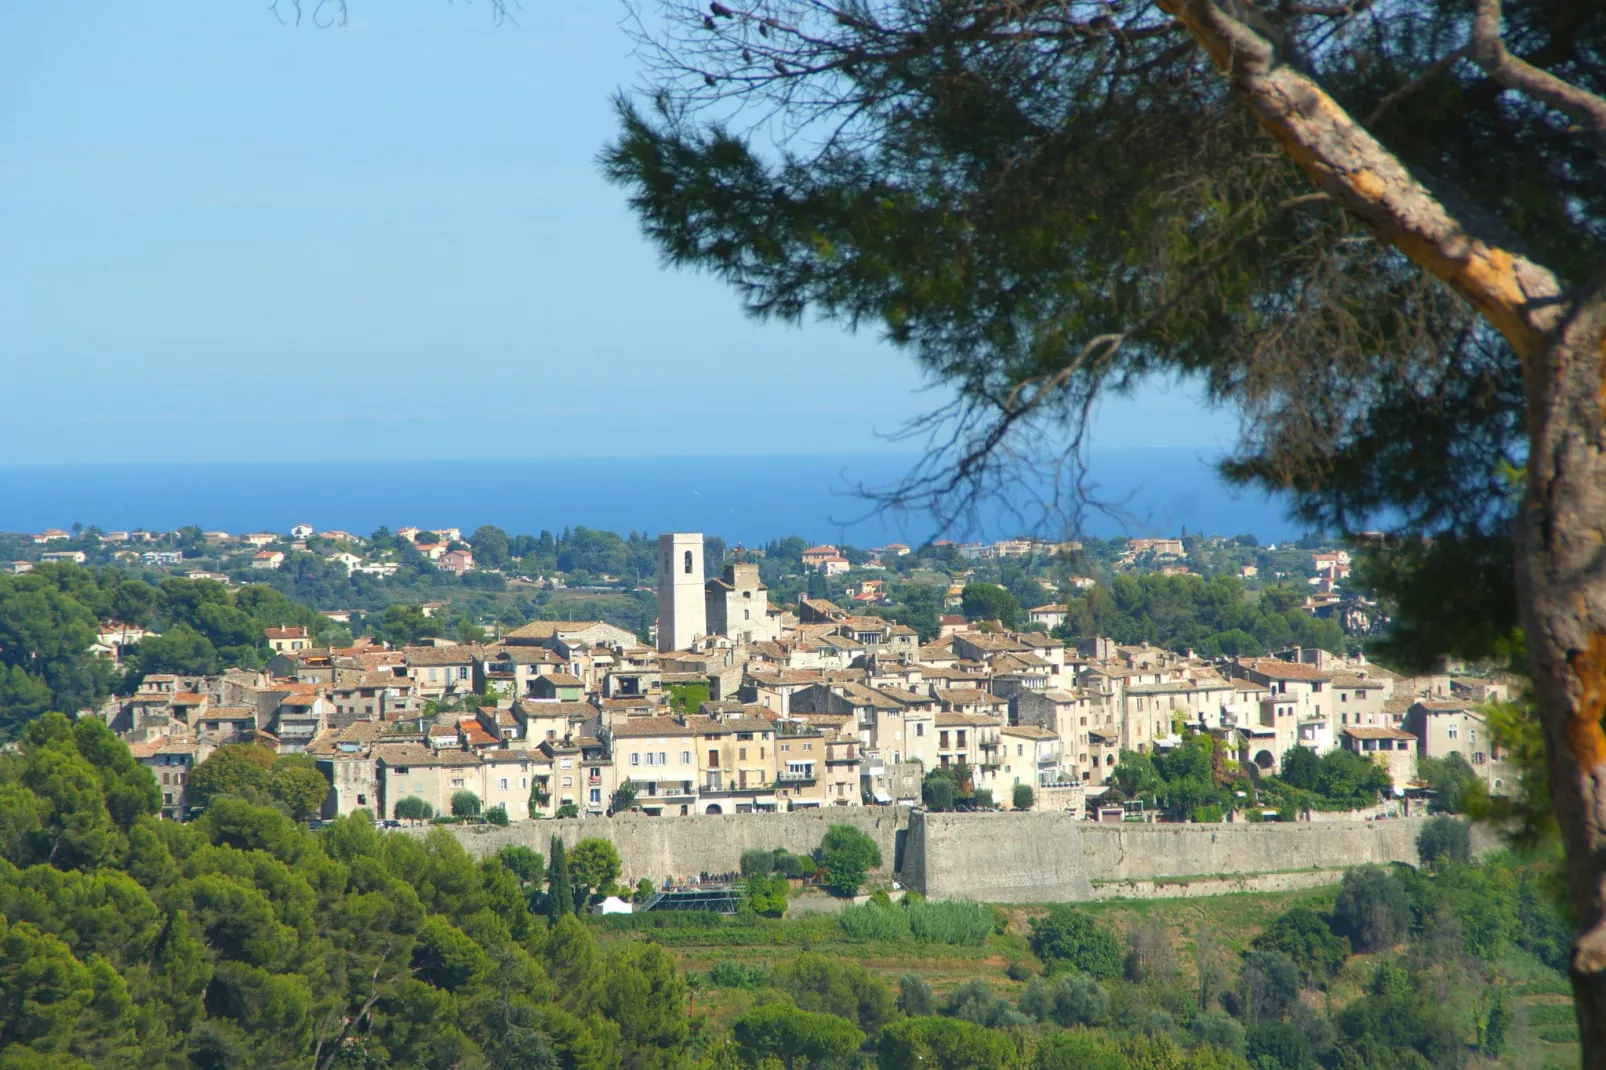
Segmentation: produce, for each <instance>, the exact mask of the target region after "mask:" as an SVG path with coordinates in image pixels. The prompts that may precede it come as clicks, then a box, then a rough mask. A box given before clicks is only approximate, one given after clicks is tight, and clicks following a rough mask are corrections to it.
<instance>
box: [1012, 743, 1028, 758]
mask: <svg viewBox="0 0 1606 1070" xmlns="http://www.w3.org/2000/svg"><path fill="white" fill-rule="evenodd" d="M1025 753H1026V751H1025V750H1024V749H1023V745H1022V744H1020V743H1017V744H1015V757H1017V758H1019V757H1020V756H1021V755H1022V754H1025Z"/></svg>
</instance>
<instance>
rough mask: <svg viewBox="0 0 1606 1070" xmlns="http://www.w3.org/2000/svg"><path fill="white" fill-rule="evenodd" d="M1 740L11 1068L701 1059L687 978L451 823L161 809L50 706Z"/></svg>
mask: <svg viewBox="0 0 1606 1070" xmlns="http://www.w3.org/2000/svg"><path fill="white" fill-rule="evenodd" d="M22 742H23V746H22V748H21V750H22V753H21V754H20V755H0V1065H3V1066H5V1067H8V1068H9V1067H30V1068H31V1067H50V1068H69V1067H79V1066H84V1065H86V1064H87V1065H91V1066H96V1067H165V1066H182V1065H188V1066H193V1067H199V1068H205V1070H214V1068H215V1070H224V1068H237V1067H307V1068H312V1067H317V1068H319V1070H322V1068H327V1067H342V1068H379V1067H442V1068H445V1067H471V1066H472V1067H509V1068H511V1067H531V1068H552V1070H555V1068H558V1067H619V1066H632V1067H654V1066H668V1065H679V1064H680V1063H681V1062H683V1061H684V1060H683V1049H684V1047H685V1045H686V1044H687V1042H688V1040H689V1039H690V1035H691V1030H690V1023H689V1019H688V1017H687V1014H686V996H685V981H684V979H683V978H682V977H681V975H680V974H679V973H678V972H677V970H676V968H675V965H674V963H673V961H672V960H671V959H670V958H669V956H668V955H666V954H665V953H664V952H663V951H661V950H660V949H659V948H657V947H655V946H652V945H646V944H627V945H618V946H615V947H612V948H610V949H609V950H608V951H607V952H606V953H604V952H603V951H602V950H600V949H599V947H598V946H597V944H596V942H595V941H594V940H593V938H592V935H591V934H590V933H589V932H588V931H587V930H586V929H585V928H584V927H583V926H582V925H581V924H580V923H579V922H577V921H576V920H575V919H574V918H573V917H566V918H562V919H560V920H559V921H558V923H557V924H556V925H555V926H553V927H551V928H550V929H549V928H548V927H547V925H546V922H545V921H544V920H543V919H541V918H539V917H537V916H536V915H534V914H532V913H531V912H530V910H529V906H528V899H529V894H530V889H529V888H528V887H527V886H526V881H525V880H524V879H523V878H522V877H521V876H519V875H518V874H517V873H516V872H515V869H518V870H519V871H520V872H523V873H525V874H526V875H532V874H535V873H536V872H537V871H538V870H539V869H540V867H541V866H542V862H541V860H540V857H539V856H538V855H534V854H533V853H532V852H528V851H526V852H524V854H525V855H528V856H529V858H528V861H531V862H533V863H534V866H533V867H532V866H529V865H516V866H513V867H510V866H509V865H506V864H504V862H503V861H502V860H501V859H498V858H493V859H490V860H487V861H485V862H482V863H479V864H476V863H475V862H473V861H472V860H471V859H470V858H469V857H468V855H467V854H466V853H465V852H464V850H463V848H462V847H461V846H459V845H458V843H457V841H456V840H455V839H454V838H453V837H452V836H451V835H450V834H449V833H447V832H446V831H444V830H437V831H435V832H434V833H433V834H432V835H430V836H429V837H428V838H427V839H423V840H419V839H416V838H414V837H412V836H406V835H384V834H383V833H381V832H380V831H379V830H377V829H376V828H375V827H374V826H373V825H372V823H371V822H370V820H369V819H368V817H367V815H366V814H365V813H362V814H358V815H357V816H355V817H352V818H346V819H342V820H339V821H335V822H334V823H332V824H331V825H330V826H329V827H328V828H326V829H324V830H322V831H321V832H319V833H316V834H314V833H310V832H308V831H307V830H306V829H305V828H304V827H301V826H298V825H296V824H295V823H294V822H292V821H291V820H290V818H289V817H287V816H285V815H284V814H282V813H280V812H279V811H277V810H274V809H271V808H265V807H260V806H253V805H251V804H249V803H247V802H245V801H243V800H240V799H236V798H221V799H218V800H215V801H214V803H213V804H212V805H211V806H210V807H209V808H208V810H207V812H206V814H205V815H204V816H203V817H202V818H200V819H199V820H197V821H194V822H191V823H189V824H180V823H178V822H172V821H159V820H156V819H155V818H154V817H153V816H152V815H154V814H155V813H156V811H157V809H158V807H159V804H160V798H159V796H158V793H157V790H156V784H155V781H154V780H153V779H152V778H151V775H150V773H149V771H148V770H146V769H144V768H142V767H141V766H139V765H138V764H136V763H135V762H134V760H133V759H132V757H130V755H129V753H128V749H127V748H126V747H125V746H124V745H123V744H122V743H121V742H119V741H118V740H117V739H116V738H115V737H113V736H112V735H111V733H110V732H109V731H108V730H107V729H106V727H105V726H104V725H102V724H100V723H99V722H97V721H93V720H85V721H80V722H78V723H77V724H71V723H69V722H68V720H67V719H66V718H65V717H62V716H61V715H59V714H48V715H46V716H44V717H42V718H40V719H38V720H36V721H35V722H34V723H32V724H31V725H29V726H28V729H27V731H26V732H25V734H24V737H23V741H22Z"/></svg>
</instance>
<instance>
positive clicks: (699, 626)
mask: <svg viewBox="0 0 1606 1070" xmlns="http://www.w3.org/2000/svg"><path fill="white" fill-rule="evenodd" d="M707 634H708V617H707V609H706V606H705V605H704V602H703V537H702V535H700V534H699V535H687V534H683V533H678V532H677V533H675V534H667V533H666V534H663V535H660V536H658V651H659V653H663V652H664V651H667V650H685V649H686V648H687V647H689V646H691V644H692V640H694V639H697V638H699V637H701V636H704V635H707Z"/></svg>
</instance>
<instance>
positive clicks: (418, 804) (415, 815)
mask: <svg viewBox="0 0 1606 1070" xmlns="http://www.w3.org/2000/svg"><path fill="white" fill-rule="evenodd" d="M395 813H396V818H397V820H399V821H408V820H411V821H427V820H428V819H429V818H431V817H434V816H435V808H434V807H433V806H431V805H429V803H427V802H425V801H424V800H423V799H421V798H419V797H418V796H417V795H407V796H404V797H403V798H400V799H397V800H396V811H395Z"/></svg>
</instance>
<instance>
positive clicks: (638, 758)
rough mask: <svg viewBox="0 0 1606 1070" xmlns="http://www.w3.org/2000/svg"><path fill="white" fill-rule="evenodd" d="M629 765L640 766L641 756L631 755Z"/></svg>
mask: <svg viewBox="0 0 1606 1070" xmlns="http://www.w3.org/2000/svg"><path fill="white" fill-rule="evenodd" d="M630 764H631V765H640V764H641V755H639V754H632V755H631V756H630Z"/></svg>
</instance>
